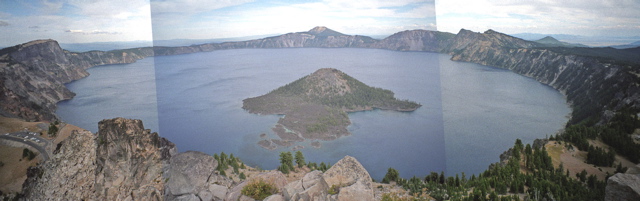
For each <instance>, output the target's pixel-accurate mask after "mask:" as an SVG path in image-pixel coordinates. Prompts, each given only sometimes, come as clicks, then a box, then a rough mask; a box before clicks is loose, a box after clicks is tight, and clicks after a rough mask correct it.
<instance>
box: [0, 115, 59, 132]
mask: <svg viewBox="0 0 640 201" xmlns="http://www.w3.org/2000/svg"><path fill="white" fill-rule="evenodd" d="M40 123H43V122H26V121H23V120H20V119H16V118H8V117H0V134H5V133H12V132H18V131H24V130H25V128H26V129H27V130H29V131H32V132H43V130H42V129H40V128H38V124H40ZM47 124H48V123H47ZM44 132H46V131H44Z"/></svg>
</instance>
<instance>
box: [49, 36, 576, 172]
mask: <svg viewBox="0 0 640 201" xmlns="http://www.w3.org/2000/svg"><path fill="white" fill-rule="evenodd" d="M154 64H155V65H154ZM319 68H337V69H339V70H341V71H343V72H345V73H346V74H348V75H350V76H352V77H354V78H356V79H358V80H360V81H362V82H364V83H365V84H367V85H370V86H375V87H380V88H384V89H389V90H391V91H394V92H395V94H396V97H397V98H399V99H408V100H412V101H416V102H419V103H421V104H422V105H423V107H421V108H420V109H418V110H416V111H414V112H394V111H384V110H375V111H366V112H355V113H350V114H349V118H350V119H351V121H352V125H351V126H349V127H348V129H349V131H350V132H351V133H352V135H351V136H347V137H343V138H340V139H338V140H334V141H323V142H322V147H321V148H319V149H316V148H312V147H311V146H309V144H308V143H307V144H305V143H303V145H304V146H305V147H306V148H305V149H303V150H302V152H303V153H304V155H305V157H306V159H307V161H314V162H318V163H319V162H329V163H335V162H336V161H337V160H339V159H340V158H342V157H344V156H345V155H351V156H354V157H356V158H357V159H358V160H359V161H360V162H361V163H362V164H363V165H364V166H365V168H367V170H368V171H369V172H370V174H371V175H372V176H373V177H374V178H376V179H381V178H382V176H384V174H385V173H386V170H387V168H389V167H394V168H395V169H398V170H399V171H400V173H401V176H402V177H411V176H413V175H416V176H424V175H426V174H429V172H430V171H436V172H440V171H446V172H447V174H449V175H455V174H456V173H459V172H463V171H464V172H466V173H467V175H471V174H472V173H475V174H477V173H480V172H481V171H483V170H485V169H486V168H487V166H488V165H489V164H490V163H492V162H497V161H498V156H499V154H500V153H502V152H503V151H505V150H506V149H508V147H511V146H512V145H513V142H514V141H515V139H516V138H520V139H522V140H523V141H524V142H525V143H531V142H532V141H533V139H535V138H542V137H545V136H546V135H548V134H553V133H555V131H557V130H558V129H560V128H562V127H563V125H564V123H565V122H566V121H567V118H566V117H565V116H566V115H567V114H568V113H569V108H568V106H567V105H566V104H565V101H564V99H563V97H562V95H561V94H560V93H558V92H557V91H555V90H553V89H552V88H550V87H547V86H545V85H542V84H539V83H538V82H536V81H535V80H532V79H529V78H526V77H523V76H519V75H517V74H515V73H512V72H510V71H506V70H502V69H497V68H493V67H487V66H481V65H477V64H470V63H463V62H453V61H450V60H449V56H448V55H444V54H436V53H425V52H396V51H387V50H376V49H313V48H309V49H307V48H305V49H238V50H224V51H214V52H204V53H195V54H187V55H175V56H163V57H154V58H147V59H143V60H140V61H138V62H136V63H133V64H125V65H109V66H100V67H94V68H92V69H89V72H90V73H91V74H92V75H91V76H89V77H87V78H85V79H82V80H79V81H75V82H73V83H70V84H68V87H69V88H70V89H71V90H72V91H74V92H76V93H77V96H76V97H75V98H74V99H72V100H69V101H64V102H61V103H60V104H59V109H58V112H57V114H58V115H60V116H61V117H62V118H63V119H64V120H65V121H67V122H69V123H72V124H76V125H78V126H80V127H83V128H87V129H90V130H92V131H93V132H95V131H96V130H97V122H98V121H99V120H101V119H105V118H113V117H116V116H123V117H127V118H139V119H142V120H143V121H144V123H145V126H146V127H147V128H151V129H152V130H154V131H159V133H160V135H161V136H163V137H166V138H168V139H169V140H171V141H172V142H174V143H176V144H177V146H178V148H179V150H180V151H186V150H197V151H202V152H206V153H209V154H213V153H219V152H222V151H224V152H226V153H233V154H234V155H236V156H238V157H240V158H241V159H243V160H244V162H245V163H247V164H249V165H252V166H260V167H261V168H263V169H274V168H276V166H277V165H278V154H279V152H281V151H289V150H290V149H291V147H288V148H279V149H276V150H273V151H269V150H266V149H263V148H262V147H260V146H258V145H257V144H256V143H257V142H258V141H260V140H262V138H260V137H259V134H261V133H267V134H268V135H269V138H277V137H276V135H275V134H273V132H272V131H271V128H272V127H273V126H274V125H275V124H276V122H277V121H278V118H280V117H279V116H276V115H255V114H249V113H247V112H246V111H244V110H243V109H242V108H241V107H242V100H243V99H245V98H249V97H255V96H259V95H263V94H265V93H268V92H269V91H271V90H273V89H276V88H277V87H280V86H283V85H285V84H287V83H290V82H292V81H295V80H297V79H299V78H300V77H303V76H305V75H308V74H310V73H313V72H314V71H315V70H317V69H319ZM154 70H155V71H154ZM154 73H155V79H154V76H153V75H154ZM156 97H157V98H156ZM156 107H157V110H156V109H155V108H156Z"/></svg>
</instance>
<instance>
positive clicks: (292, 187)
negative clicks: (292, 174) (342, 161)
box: [283, 170, 329, 200]
mask: <svg viewBox="0 0 640 201" xmlns="http://www.w3.org/2000/svg"><path fill="white" fill-rule="evenodd" d="M328 191H329V185H328V184H327V182H326V181H325V180H324V178H322V172H321V171H318V170H316V171H312V172H309V173H307V174H305V175H304V177H302V179H301V180H298V181H294V182H291V183H289V184H287V186H285V189H284V191H283V194H284V197H285V198H286V199H287V200H325V198H326V197H327V195H328Z"/></svg>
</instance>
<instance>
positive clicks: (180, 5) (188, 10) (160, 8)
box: [151, 0, 253, 15]
mask: <svg viewBox="0 0 640 201" xmlns="http://www.w3.org/2000/svg"><path fill="white" fill-rule="evenodd" d="M249 2H253V0H173V1H172V0H152V1H151V5H152V6H151V8H152V12H153V14H154V15H156V14H158V15H161V14H166V13H173V14H187V15H190V14H197V13H201V12H205V11H211V10H216V9H220V8H225V7H229V6H236V5H241V4H245V3H249Z"/></svg>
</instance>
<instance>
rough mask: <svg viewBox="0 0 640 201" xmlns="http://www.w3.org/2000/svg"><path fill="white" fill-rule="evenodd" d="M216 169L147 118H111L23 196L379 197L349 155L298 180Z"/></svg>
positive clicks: (71, 145)
mask: <svg viewBox="0 0 640 201" xmlns="http://www.w3.org/2000/svg"><path fill="white" fill-rule="evenodd" d="M217 166H218V162H217V161H216V159H214V157H212V156H210V155H207V154H204V153H201V152H195V151H188V152H184V153H177V149H176V147H175V145H174V144H173V143H171V142H170V141H168V140H167V139H165V138H162V137H159V136H158V134H157V133H151V131H150V130H148V129H144V127H143V124H142V121H140V120H130V119H124V118H115V119H108V120H103V121H101V122H100V123H99V131H98V133H97V135H94V134H93V133H91V132H88V131H75V132H74V133H73V134H72V135H71V136H70V137H69V138H67V139H66V140H65V141H63V142H62V143H61V145H59V146H58V147H57V148H56V150H55V152H54V155H53V156H52V158H51V159H50V160H48V161H46V162H44V163H43V164H40V165H38V166H37V167H32V168H30V169H29V172H28V178H27V181H25V184H24V186H23V195H22V196H23V197H22V198H21V199H25V200H42V199H51V200H58V199H64V200H194V201H195V200H234V201H235V200H253V199H252V198H250V197H247V196H244V195H242V194H241V189H242V188H243V187H244V186H246V185H247V184H248V183H249V182H251V181H254V180H263V181H267V182H270V183H272V184H273V185H274V186H275V187H276V188H277V193H275V194H273V195H271V196H269V197H267V198H266V199H265V200H375V198H374V197H375V196H374V188H373V182H372V179H371V177H370V175H369V173H368V172H367V170H366V169H364V167H363V166H362V165H361V164H360V163H359V162H358V161H357V160H356V159H355V158H353V157H350V156H346V157H344V158H343V159H341V160H340V161H338V162H337V163H336V164H335V165H333V166H332V167H331V168H330V169H329V170H327V171H326V172H324V173H323V172H321V171H311V172H308V173H306V174H305V175H304V176H303V177H302V179H299V180H295V181H287V177H286V176H285V175H284V174H282V173H281V172H279V171H275V170H273V171H261V172H259V173H257V174H255V175H251V176H250V177H248V178H247V179H245V180H242V181H234V180H231V179H229V178H228V177H226V176H222V175H220V174H218V172H217V171H216V168H217ZM330 189H331V190H330ZM330 192H331V193H330Z"/></svg>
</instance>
